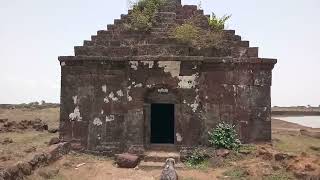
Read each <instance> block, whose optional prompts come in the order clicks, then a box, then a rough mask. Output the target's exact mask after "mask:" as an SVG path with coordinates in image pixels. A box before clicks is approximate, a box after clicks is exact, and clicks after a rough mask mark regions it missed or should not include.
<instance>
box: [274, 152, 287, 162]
mask: <svg viewBox="0 0 320 180" xmlns="http://www.w3.org/2000/svg"><path fill="white" fill-rule="evenodd" d="M288 157H289V155H288V154H285V153H276V154H275V155H274V159H275V160H276V161H283V160H286V159H288Z"/></svg>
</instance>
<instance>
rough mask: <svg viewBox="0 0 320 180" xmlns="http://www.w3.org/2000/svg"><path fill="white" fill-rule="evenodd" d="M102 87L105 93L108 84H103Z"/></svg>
mask: <svg viewBox="0 0 320 180" xmlns="http://www.w3.org/2000/svg"><path fill="white" fill-rule="evenodd" d="M101 88H102V91H103V92H104V93H107V85H106V84H105V85H103V86H102V87H101Z"/></svg>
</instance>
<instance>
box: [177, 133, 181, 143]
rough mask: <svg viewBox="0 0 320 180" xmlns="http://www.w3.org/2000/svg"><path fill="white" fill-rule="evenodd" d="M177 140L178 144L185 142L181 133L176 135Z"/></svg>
mask: <svg viewBox="0 0 320 180" xmlns="http://www.w3.org/2000/svg"><path fill="white" fill-rule="evenodd" d="M176 138H177V141H178V142H181V141H182V140H183V138H182V136H181V134H180V133H176Z"/></svg>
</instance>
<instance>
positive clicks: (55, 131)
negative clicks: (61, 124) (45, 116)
mask: <svg viewBox="0 0 320 180" xmlns="http://www.w3.org/2000/svg"><path fill="white" fill-rule="evenodd" d="M48 132H49V133H57V132H58V128H50V129H48Z"/></svg>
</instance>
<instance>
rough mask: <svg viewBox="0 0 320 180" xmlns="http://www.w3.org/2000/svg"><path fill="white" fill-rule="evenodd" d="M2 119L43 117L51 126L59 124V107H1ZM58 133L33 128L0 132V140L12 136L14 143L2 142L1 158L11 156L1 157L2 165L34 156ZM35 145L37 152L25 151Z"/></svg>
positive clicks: (0, 115)
mask: <svg viewBox="0 0 320 180" xmlns="http://www.w3.org/2000/svg"><path fill="white" fill-rule="evenodd" d="M0 119H9V121H16V122H20V121H22V120H34V119H41V120H43V121H44V122H45V123H47V124H48V125H49V128H50V127H55V128H56V127H58V125H59V108H47V109H24V108H17V109H0ZM55 136H58V134H50V133H48V132H47V131H43V132H38V131H33V130H28V131H23V132H8V133H0V142H2V141H3V139H5V138H11V139H12V140H13V143H11V144H6V145H4V144H0V158H9V160H7V161H4V160H1V159H0V167H1V166H2V167H5V166H9V165H12V164H13V163H16V162H17V161H21V160H23V159H26V158H30V157H32V156H33V155H34V154H35V153H36V152H39V151H42V150H44V149H45V148H47V146H48V145H47V144H46V143H47V142H48V141H49V140H50V139H51V138H52V137H55ZM32 147H35V149H36V152H29V153H27V152H25V150H27V149H30V148H32Z"/></svg>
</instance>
